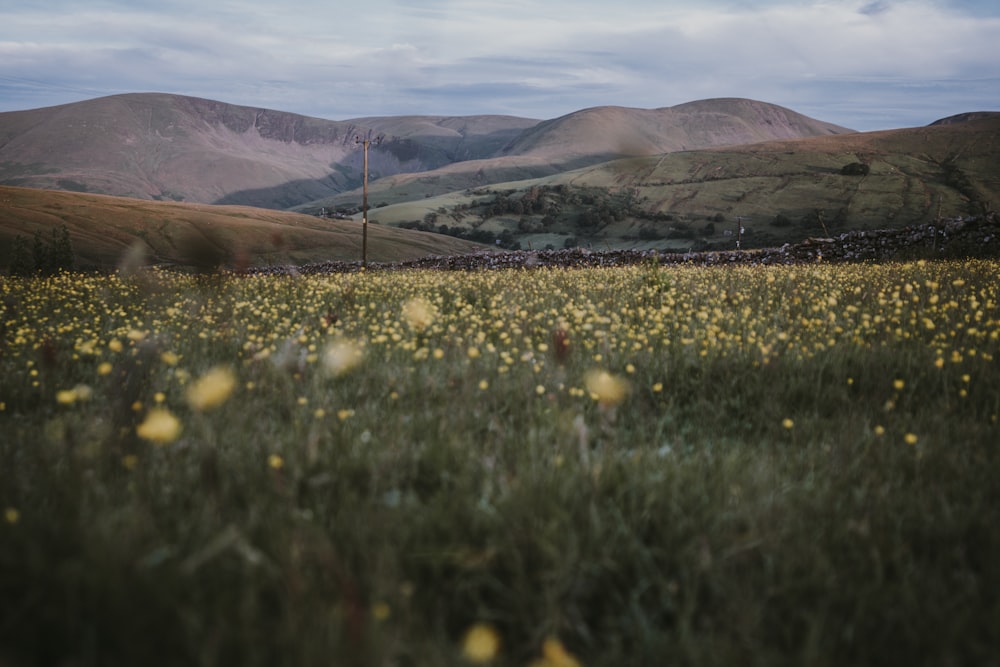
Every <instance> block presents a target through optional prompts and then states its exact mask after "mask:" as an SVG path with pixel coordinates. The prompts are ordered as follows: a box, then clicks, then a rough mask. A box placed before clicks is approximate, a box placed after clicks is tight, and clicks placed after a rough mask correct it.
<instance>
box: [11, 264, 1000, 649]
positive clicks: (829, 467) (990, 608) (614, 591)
mask: <svg viewBox="0 0 1000 667" xmlns="http://www.w3.org/2000/svg"><path fill="white" fill-rule="evenodd" d="M0 292H2V293H3V294H2V297H3V310H2V318H0V371H2V373H0V435H2V441H0V510H2V512H3V515H2V517H0V594H2V599H3V605H2V610H0V664H4V665H6V664H10V665H35V664H40V665H41V664H59V665H67V664H72V665H109V664H120V665H138V664H169V665H174V664H176V665H198V664H203V665H214V664H240V665H275V664H287V665H313V664H335V665H451V664H454V665H460V664H475V663H490V664H497V665H538V666H541V665H588V666H592V665H623V664H650V665H654V664H655V665H659V664H678V665H720V664H724V665H732V664H741V665H775V664H788V665H803V664H807V665H845V664H851V665H885V664H956V665H958V664H995V663H996V660H997V647H998V646H1000V598H998V596H997V594H996V593H997V591H998V590H1000V531H998V530H997V526H1000V484H997V479H998V478H1000V444H998V443H1000V423H998V416H1000V372H998V361H997V357H998V356H1000V305H998V303H1000V262H997V261H985V260H983V261H981V260H969V261H941V262H924V261H921V262H912V263H885V264H864V265H862V264H856V265H823V264H813V265H802V266H773V267H760V266H758V267H738V266H737V267H720V268H703V267H702V268H699V267H685V266H678V267H669V268H667V267H661V266H657V265H655V264H650V265H646V266H636V267H628V268H613V269H534V270H498V271H480V272H433V271H405V272H369V273H364V272H361V273H353V274H346V275H326V276H322V275H318V276H308V277H301V276H299V277H292V276H267V277H264V276H226V275H208V276H206V275H202V276H193V275H182V274H177V273H170V272H156V271H153V272H148V273H139V274H136V275H132V276H117V275H112V276H102V275H94V274H76V273H64V274H60V275H57V276H54V277H50V278H34V279H21V278H5V279H4V280H3V282H2V283H0Z"/></svg>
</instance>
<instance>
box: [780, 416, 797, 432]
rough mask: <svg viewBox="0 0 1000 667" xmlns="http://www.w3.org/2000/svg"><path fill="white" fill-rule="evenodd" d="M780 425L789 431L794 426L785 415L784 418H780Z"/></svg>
mask: <svg viewBox="0 0 1000 667" xmlns="http://www.w3.org/2000/svg"><path fill="white" fill-rule="evenodd" d="M781 425H782V426H784V427H785V428H787V429H788V430H789V431H790V430H792V429H793V428H794V427H795V422H794V421H792V420H791V419H789V418H788V417H785V418H784V419H782V420H781Z"/></svg>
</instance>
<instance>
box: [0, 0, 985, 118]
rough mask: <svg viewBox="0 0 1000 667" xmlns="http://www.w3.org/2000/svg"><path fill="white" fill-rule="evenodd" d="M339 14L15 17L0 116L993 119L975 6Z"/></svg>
mask: <svg viewBox="0 0 1000 667" xmlns="http://www.w3.org/2000/svg"><path fill="white" fill-rule="evenodd" d="M334 4H336V3H329V2H320V1H318V0H290V1H289V2H286V3H270V2H268V3H265V2H262V1H261V0H245V1H244V2H242V3H232V2H222V3H209V2H203V1H199V2H194V1H191V0H175V1H174V2H168V3H164V2H151V1H145V0H140V1H138V2H137V1H136V0H129V2H127V3H126V2H121V1H117V0H105V1H104V2H96V3H95V2H90V1H88V2H84V1H83V0H53V2H49V3H45V4H44V5H38V4H27V3H26V4H25V5H24V6H22V7H20V8H16V9H11V10H9V11H5V17H4V22H3V25H2V26H0V110H10V109H18V108H30V107H33V106H44V105H45V104H48V103H60V102H66V101H74V100H78V99H84V98H86V97H94V96H97V95H101V94H112V93H118V92H127V91H139V90H156V91H163V92H174V93H183V94H191V95H198V96H202V97H211V98H214V99H219V100H223V101H227V102H233V103H239V104H247V105H252V106H267V107H270V108H277V109H281V110H285V111H295V112H299V113H305V114H309V115H317V116H322V117H327V118H351V117H359V116H370V115H398V114H404V113H406V114H449V115H462V114H472V113H509V114H514V115H521V116H528V117H534V118H552V117H555V116H558V115H562V114H564V113H569V112H571V111H575V110H577V109H580V108H584V107H589V106H598V105H603V104H618V105H623V106H636V107H647V108H650V107H662V106H670V105H673V104H679V103H682V102H686V101H690V100H694V99H701V98H705V97H731V96H735V97H752V98H756V99H761V100H764V101H768V102H773V103H777V104H782V105H784V106H788V107H790V108H793V109H795V110H797V111H801V112H803V113H809V115H816V116H817V117H819V118H822V119H823V120H828V121H831V122H836V123H840V124H842V125H847V126H852V127H857V128H859V129H875V128H877V127H899V126H903V125H907V124H923V123H926V122H930V121H932V120H935V119H936V118H937V117H939V116H938V115H936V114H939V113H941V112H942V111H945V112H947V113H945V114H944V115H949V114H950V113H958V112H961V111H968V110H973V108H975V109H989V108H992V109H996V108H998V107H1000V99H998V98H1000V93H997V92H996V91H1000V86H998V85H997V83H998V76H997V74H995V63H996V62H997V60H998V56H1000V47H998V44H1000V39H998V38H1000V8H996V7H994V6H993V5H994V3H992V2H990V1H987V0H947V1H946V0H875V1H871V0H847V1H844V2H821V1H819V0H814V1H809V2H805V3H803V2H792V1H791V0H768V1H765V2H750V1H749V0H746V1H739V0H731V1H728V2H709V1H706V0H700V1H698V2H692V1H686V2H671V3H662V2H653V1H647V0H641V1H640V0H633V1H630V2H625V3H606V2H598V1H597V0H576V1H575V2H568V1H565V0H553V1H552V2H547V3H538V2H534V1H532V2H528V1H526V0H486V1H483V0H430V1H428V2H422V3H421V4H420V5H419V6H413V5H412V4H407V3H404V2H403V1H402V0H369V1H368V2H367V3H366V4H364V5H363V6H362V5H360V4H359V5H357V6H352V7H348V8H346V9H345V7H344V6H343V5H340V6H337V7H335V6H332V5H334ZM943 90H947V91H948V95H949V96H950V97H949V99H948V100H941V99H939V98H938V97H937V95H940V93H941V91H943ZM972 104H976V105H978V106H976V107H972V106H969V105H972ZM812 110H817V111H820V112H823V111H829V112H830V113H826V114H824V113H819V114H814V113H812V112H811V111H812ZM883 123H884V124H883Z"/></svg>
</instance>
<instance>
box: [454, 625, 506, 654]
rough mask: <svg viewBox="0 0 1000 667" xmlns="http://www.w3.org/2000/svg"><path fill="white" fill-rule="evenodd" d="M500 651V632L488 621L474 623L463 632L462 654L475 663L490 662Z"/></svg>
mask: <svg viewBox="0 0 1000 667" xmlns="http://www.w3.org/2000/svg"><path fill="white" fill-rule="evenodd" d="M499 652H500V634H499V633H498V632H497V631H496V628H494V627H493V626H492V625H490V624H489V623H476V624H475V625H473V626H472V627H471V628H469V629H468V631H467V632H466V633H465V637H464V639H463V640H462V655H463V656H465V659H466V660H468V661H470V662H474V663H477V664H483V663H487V662H490V661H491V660H493V658H495V657H496V656H497V653H499Z"/></svg>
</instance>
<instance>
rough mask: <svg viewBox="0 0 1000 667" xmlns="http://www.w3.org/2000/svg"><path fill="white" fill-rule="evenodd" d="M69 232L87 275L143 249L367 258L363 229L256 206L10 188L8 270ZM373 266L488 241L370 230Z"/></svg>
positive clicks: (4, 202)
mask: <svg viewBox="0 0 1000 667" xmlns="http://www.w3.org/2000/svg"><path fill="white" fill-rule="evenodd" d="M62 226H66V228H67V230H68V231H69V234H70V237H71V239H72V243H73V249H74V251H75V255H76V266H77V267H79V268H83V269H98V270H108V269H114V268H115V267H117V266H118V265H119V263H120V262H121V261H122V257H124V256H129V255H130V254H131V255H135V254H136V251H138V250H141V253H140V254H141V256H142V258H143V261H144V262H146V263H150V264H169V265H171V266H178V267H190V266H192V265H197V264H198V263H199V261H198V258H199V255H204V254H206V253H207V254H209V255H214V256H217V257H218V258H220V259H224V260H225V261H226V264H227V265H229V266H241V265H244V266H255V267H262V266H283V265H303V264H310V263H316V262H323V261H330V260H338V261H360V259H361V255H362V238H361V237H362V225H361V224H360V223H358V222H350V221H344V220H332V219H324V218H318V217H315V216H311V215H303V214H296V213H287V212H283V211H274V210H269V209H262V208H254V207H249V206H215V205H208V204H188V203H178V202H153V201H147V200H143V199H131V198H128V197H111V196H107V195H98V194H82V193H76V192H60V191H53V190H39V189H32V188H13V187H4V186H0V266H8V265H9V264H10V262H11V257H10V248H11V247H12V246H13V241H14V239H15V237H17V236H21V237H23V238H26V239H28V240H29V241H30V240H31V238H32V237H33V235H34V234H35V233H36V232H40V233H41V234H42V236H43V237H45V238H48V237H49V234H50V232H51V230H55V229H59V228H60V227H62ZM368 236H369V239H368V241H369V244H368V245H369V247H368V260H369V261H373V262H394V261H402V260H407V259H417V258H420V257H426V256H427V255H434V254H441V255H448V254H454V255H461V254H467V253H470V252H475V251H476V250H477V249H481V248H482V246H480V245H478V244H473V243H469V242H466V241H460V240H458V239H454V238H451V237H447V236H441V235H438V234H426V233H418V232H412V231H407V230H401V229H390V228H387V227H382V226H379V225H374V224H373V225H369V226H368Z"/></svg>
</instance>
